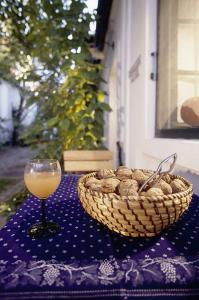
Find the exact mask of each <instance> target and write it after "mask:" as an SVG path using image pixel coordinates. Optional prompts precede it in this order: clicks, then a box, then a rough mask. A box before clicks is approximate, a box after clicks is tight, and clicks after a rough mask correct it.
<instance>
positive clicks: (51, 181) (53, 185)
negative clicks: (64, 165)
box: [24, 172, 61, 199]
mask: <svg viewBox="0 0 199 300" xmlns="http://www.w3.org/2000/svg"><path fill="white" fill-rule="evenodd" d="M24 181H25V184H26V187H27V188H28V190H29V191H30V192H31V194H33V195H35V196H36V197H38V198H40V199H46V198H48V197H49V196H50V195H51V194H53V193H54V192H55V191H56V189H57V188H58V186H59V184H60V182H61V173H59V172H33V173H28V174H25V175H24Z"/></svg>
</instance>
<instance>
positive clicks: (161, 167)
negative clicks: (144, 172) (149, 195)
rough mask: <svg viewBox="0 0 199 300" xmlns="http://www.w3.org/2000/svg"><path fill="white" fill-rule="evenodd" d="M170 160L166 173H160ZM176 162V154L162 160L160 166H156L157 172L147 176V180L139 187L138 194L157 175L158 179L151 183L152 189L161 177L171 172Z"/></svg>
mask: <svg viewBox="0 0 199 300" xmlns="http://www.w3.org/2000/svg"><path fill="white" fill-rule="evenodd" d="M171 159H172V160H173V161H172V162H171V164H170V166H169V169H168V170H167V171H162V169H163V165H164V164H165V163H167V162H168V161H169V160H171ZM176 160H177V153H174V154H172V155H170V156H168V157H166V158H165V159H164V160H162V161H161V162H160V164H159V165H158V167H157V170H156V171H155V172H154V173H153V174H152V175H151V176H149V178H148V179H147V180H146V181H145V182H144V183H143V185H142V186H141V187H140V189H139V191H138V194H139V193H141V192H142V191H143V189H144V188H145V187H146V186H147V184H149V182H151V181H153V179H154V178H155V176H156V175H158V176H159V177H158V178H157V179H156V180H155V181H154V182H153V185H152V186H153V187H155V186H156V185H157V184H158V183H159V182H160V180H161V179H162V177H163V176H165V175H166V174H168V173H170V172H171V171H172V170H173V168H174V166H175V163H176Z"/></svg>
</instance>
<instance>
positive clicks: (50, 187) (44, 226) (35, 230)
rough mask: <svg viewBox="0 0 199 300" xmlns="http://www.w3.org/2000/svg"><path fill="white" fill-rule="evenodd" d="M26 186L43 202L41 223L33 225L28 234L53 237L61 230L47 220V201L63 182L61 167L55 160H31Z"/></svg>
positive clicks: (26, 169)
mask: <svg viewBox="0 0 199 300" xmlns="http://www.w3.org/2000/svg"><path fill="white" fill-rule="evenodd" d="M24 181H25V185H26V187H27V188H28V190H29V191H30V193H32V194H33V195H34V196H36V197H37V198H39V199H40V200H41V210H42V219H41V223H37V224H34V225H32V227H30V229H29V230H28V233H29V235H30V236H31V237H33V238H42V237H46V236H49V235H53V234H55V233H57V232H58V231H59V230H60V226H59V225H58V224H57V223H54V222H48V221H47V220H46V210H45V204H46V199H47V198H48V197H49V196H50V195H52V194H53V193H54V192H55V191H56V189H57V188H58V186H59V184H60V182H61V167H60V164H59V162H58V161H57V160H54V159H33V160H30V161H29V162H28V163H27V164H26V166H25V170H24Z"/></svg>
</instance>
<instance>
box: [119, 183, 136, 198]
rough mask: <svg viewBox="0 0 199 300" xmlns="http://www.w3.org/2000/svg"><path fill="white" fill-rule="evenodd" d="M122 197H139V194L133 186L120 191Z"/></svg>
mask: <svg viewBox="0 0 199 300" xmlns="http://www.w3.org/2000/svg"><path fill="white" fill-rule="evenodd" d="M119 193H120V196H138V192H137V191H136V190H135V189H134V188H133V187H132V186H129V185H127V186H123V187H122V188H120V189H119Z"/></svg>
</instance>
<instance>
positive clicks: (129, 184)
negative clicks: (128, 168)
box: [118, 179, 139, 193]
mask: <svg viewBox="0 0 199 300" xmlns="http://www.w3.org/2000/svg"><path fill="white" fill-rule="evenodd" d="M126 188H133V189H134V190H135V191H136V192H137V191H138V189H139V186H138V183H137V181H136V180H133V179H123V180H122V181H120V183H119V185H118V191H119V193H120V189H126Z"/></svg>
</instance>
